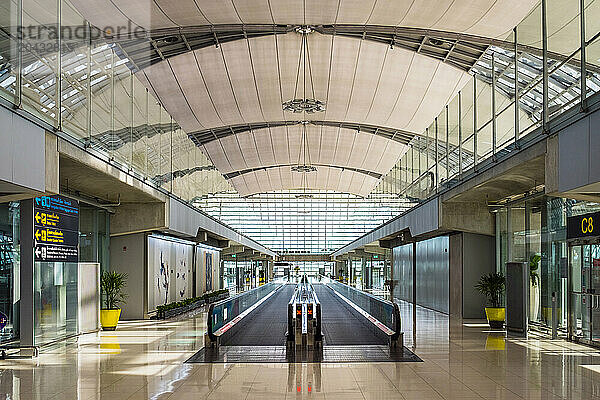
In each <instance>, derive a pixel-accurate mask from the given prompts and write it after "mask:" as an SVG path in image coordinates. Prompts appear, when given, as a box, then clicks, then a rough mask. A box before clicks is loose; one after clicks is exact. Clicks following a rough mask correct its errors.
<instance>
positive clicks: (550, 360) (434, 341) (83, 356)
mask: <svg viewBox="0 0 600 400" xmlns="http://www.w3.org/2000/svg"><path fill="white" fill-rule="evenodd" d="M402 310H403V317H404V318H403V321H404V325H405V327H404V329H405V330H407V334H406V340H405V344H406V345H407V346H408V347H409V348H411V349H413V350H414V351H415V352H416V353H417V354H418V355H419V356H420V357H421V358H422V359H423V360H424V362H422V363H368V364H366V363H365V364H289V365H288V364H212V365H211V364H208V365H207V364H185V363H184V361H185V360H186V359H187V358H189V357H190V356H191V355H192V354H194V353H195V352H196V351H197V350H198V349H199V348H200V347H201V346H202V343H203V334H204V331H205V328H206V323H205V315H204V314H198V315H197V316H195V317H191V318H187V319H182V320H177V321H168V322H159V323H157V322H154V321H152V322H150V321H140V322H129V323H124V324H121V325H120V327H119V330H117V331H116V332H102V333H99V334H89V335H83V336H81V337H79V338H78V339H77V340H71V341H68V342H64V343H61V344H59V345H56V346H53V347H51V348H45V349H43V352H42V354H41V355H40V357H39V358H38V359H36V360H30V359H26V360H24V359H23V360H14V359H12V360H5V361H0V399H65V400H68V399H111V400H121V399H166V398H169V399H178V400H186V399H203V398H208V399H284V398H295V399H300V398H311V397H312V398H319V399H323V398H326V399H400V400H402V399H404V400H427V399H434V400H442V399H466V400H469V399H490V400H491V399H499V400H504V399H506V400H508V399H536V400H537V399H539V400H554V399H556V400H558V399H581V400H583V399H586V400H600V352H599V351H596V350H593V349H591V348H588V347H585V346H581V345H576V344H573V343H568V342H565V341H561V340H559V341H550V340H543V339H539V338H538V339H532V338H530V339H528V340H524V339H505V338H504V336H503V334H499V333H497V332H491V331H490V330H489V329H488V328H486V327H485V326H484V325H483V324H481V323H480V322H478V321H468V322H466V323H464V324H454V323H452V324H451V323H449V321H448V318H447V317H446V316H444V315H442V314H439V313H435V312H432V311H428V310H424V309H419V310H418V314H417V335H416V343H415V340H413V337H412V327H411V325H410V312H409V311H410V309H409V308H408V307H402Z"/></svg>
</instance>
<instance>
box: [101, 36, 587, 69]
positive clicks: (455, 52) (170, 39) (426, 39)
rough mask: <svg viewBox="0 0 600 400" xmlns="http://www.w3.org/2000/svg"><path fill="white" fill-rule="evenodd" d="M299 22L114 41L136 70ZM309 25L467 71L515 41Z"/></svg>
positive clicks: (530, 48)
mask: <svg viewBox="0 0 600 400" xmlns="http://www.w3.org/2000/svg"><path fill="white" fill-rule="evenodd" d="M298 27H299V25H292V24H290V25H284V24H221V25H199V26H183V27H172V28H162V29H155V30H150V31H148V32H147V33H146V36H145V37H143V38H139V37H136V36H135V35H134V34H133V33H132V32H127V33H124V34H120V35H119V36H118V37H115V38H114V39H113V40H114V42H115V43H116V44H117V45H118V46H119V47H120V49H121V50H122V51H123V53H124V55H125V56H126V57H127V58H129V60H130V62H129V64H128V66H129V67H130V68H131V69H132V70H133V71H134V72H137V71H138V70H141V69H144V68H146V67H148V66H150V65H152V64H155V63H158V62H161V61H163V60H165V59H168V58H170V57H175V56H178V55H180V54H184V53H187V52H189V51H194V50H199V49H202V48H206V47H213V46H215V47H216V46H219V45H221V44H223V43H227V42H232V41H236V40H246V39H251V38H256V37H263V36H271V35H282V34H287V33H290V32H294V31H295V30H296V28H298ZM310 27H311V28H312V29H313V30H314V31H315V32H318V33H320V34H322V35H335V36H343V37H351V38H356V39H357V40H367V41H372V42H377V43H381V44H383V45H386V46H390V47H392V48H393V47H399V48H403V49H405V50H410V51H415V52H418V53H420V54H423V55H425V56H428V57H431V58H434V59H436V60H439V61H441V62H444V63H446V64H449V65H452V66H454V67H456V68H459V69H461V70H463V71H469V70H470V69H471V68H472V67H473V65H475V63H476V62H477V60H479V58H480V57H481V56H482V55H483V53H484V52H485V50H486V49H487V47H488V46H498V47H501V48H504V49H506V50H509V51H512V50H513V49H514V44H513V43H512V42H510V41H507V40H500V39H494V38H489V37H484V36H477V35H469V34H464V33H458V32H450V31H441V30H432V29H424V28H411V27H398V26H384V25H359V24H330V25H311V26H310ZM518 50H519V51H522V52H527V53H530V54H535V55H539V56H541V53H542V49H541V48H536V47H533V46H528V45H524V44H519V45H518ZM548 56H549V57H550V58H552V59H555V60H558V61H564V60H566V59H567V56H565V55H562V54H558V53H555V52H548ZM568 63H569V64H571V65H573V66H575V67H578V66H579V61H578V60H576V59H574V58H573V59H572V60H569V61H568Z"/></svg>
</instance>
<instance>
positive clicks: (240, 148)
mask: <svg viewBox="0 0 600 400" xmlns="http://www.w3.org/2000/svg"><path fill="white" fill-rule="evenodd" d="M302 130H303V126H302V125H294V126H289V127H285V126H284V127H275V128H266V129H256V130H252V131H247V132H242V133H238V134H236V135H230V136H226V137H224V138H221V139H217V140H213V141H211V142H209V143H206V144H205V145H204V146H203V151H204V153H206V154H207V155H208V156H209V157H210V159H211V161H212V162H213V163H214V165H215V167H217V169H218V170H219V171H220V172H221V173H223V174H230V173H232V172H236V171H243V170H247V169H256V168H261V167H273V166H278V165H287V166H290V165H299V164H300V165H302V164H310V165H316V166H338V167H344V168H351V169H355V170H363V171H368V172H374V173H376V174H379V175H384V174H386V173H387V172H388V171H389V170H390V169H391V168H392V167H393V166H394V164H395V162H396V161H397V160H398V159H399V158H400V157H401V156H402V155H403V154H404V152H405V151H406V149H407V146H406V145H404V144H402V143H399V142H397V141H394V140H390V139H386V138H384V137H381V136H378V135H374V134H371V133H366V132H358V131H355V130H351V129H345V128H338V127H331V126H314V125H307V126H306V145H303V144H304V142H303V138H302V137H303V135H302ZM223 149H225V151H223ZM305 149H308V151H306V154H305ZM288 168H289V167H288Z"/></svg>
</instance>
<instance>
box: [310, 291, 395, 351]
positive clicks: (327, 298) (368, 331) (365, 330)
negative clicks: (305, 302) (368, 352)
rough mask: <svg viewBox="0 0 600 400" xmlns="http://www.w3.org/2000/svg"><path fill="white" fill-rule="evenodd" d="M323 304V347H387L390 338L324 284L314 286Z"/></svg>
mask: <svg viewBox="0 0 600 400" xmlns="http://www.w3.org/2000/svg"><path fill="white" fill-rule="evenodd" d="M313 287H314V288H315V291H316V292H317V296H318V297H319V301H320V302H321V324H322V327H323V328H322V332H323V336H324V339H323V346H324V347H325V346H340V345H386V344H388V337H387V336H386V334H385V333H383V332H382V331H381V330H380V329H378V328H377V327H376V326H375V325H373V324H372V323H371V322H370V321H369V320H367V319H366V318H365V317H363V316H362V315H361V314H359V313H358V312H357V311H356V310H355V309H353V308H352V307H351V306H350V305H348V304H347V303H346V302H344V301H343V300H342V299H340V298H339V296H338V295H337V294H335V293H333V290H332V289H330V288H329V287H327V286H326V285H324V284H314V285H313Z"/></svg>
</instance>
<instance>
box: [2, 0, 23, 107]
mask: <svg viewBox="0 0 600 400" xmlns="http://www.w3.org/2000/svg"><path fill="white" fill-rule="evenodd" d="M0 21H1V22H0V23H1V25H2V26H3V27H10V28H11V31H10V35H11V36H8V35H7V34H6V32H5V30H4V29H3V30H0V40H2V42H3V43H6V44H8V49H6V50H5V51H4V52H3V53H2V54H1V55H0V64H2V65H3V69H2V72H1V73H0V96H2V97H4V98H5V99H7V100H9V101H10V102H12V103H13V104H17V103H18V101H19V99H18V95H19V94H18V88H17V75H18V72H19V69H20V66H19V53H18V49H19V41H18V40H16V38H17V30H16V28H17V26H18V25H19V2H18V1H3V2H2V3H0ZM11 37H12V39H11Z"/></svg>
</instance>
